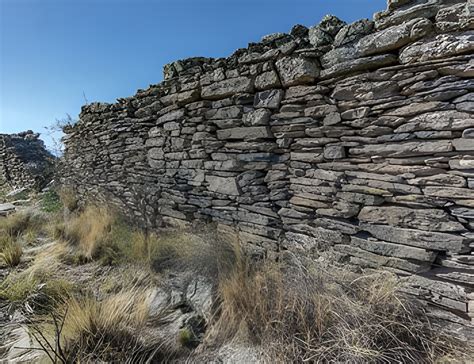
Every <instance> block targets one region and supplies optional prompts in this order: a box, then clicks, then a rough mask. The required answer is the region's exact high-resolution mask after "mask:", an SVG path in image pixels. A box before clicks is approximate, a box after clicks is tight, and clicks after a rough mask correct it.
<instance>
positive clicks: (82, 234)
mask: <svg viewBox="0 0 474 364" xmlns="http://www.w3.org/2000/svg"><path fill="white" fill-rule="evenodd" d="M114 220H115V216H114V215H113V214H112V213H111V212H110V211H109V210H108V209H106V208H101V207H97V206H88V207H86V208H85V209H84V210H83V211H81V212H80V213H79V214H77V215H74V216H72V217H71V218H69V219H68V220H67V221H64V222H60V223H59V224H58V225H56V228H55V233H54V235H55V236H56V237H59V238H62V239H64V240H66V241H67V242H69V243H70V244H71V245H73V246H75V247H77V249H78V250H79V252H80V253H81V254H82V255H83V256H84V257H85V259H88V260H92V259H93V258H94V257H95V256H96V255H97V253H98V252H99V251H100V249H101V248H102V247H103V246H104V245H105V244H106V243H107V242H108V241H107V238H108V234H109V233H110V231H111V227H112V225H113V223H114Z"/></svg>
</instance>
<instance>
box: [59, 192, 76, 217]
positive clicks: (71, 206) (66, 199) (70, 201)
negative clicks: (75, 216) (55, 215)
mask: <svg viewBox="0 0 474 364" xmlns="http://www.w3.org/2000/svg"><path fill="white" fill-rule="evenodd" d="M56 193H57V194H58V195H59V200H60V201H61V204H62V205H63V206H64V207H65V208H66V209H67V210H68V211H71V212H73V211H76V210H77V209H78V207H79V199H78V198H77V194H76V193H75V192H74V191H73V190H72V189H71V188H68V187H61V188H59V189H58V190H57V192H56Z"/></svg>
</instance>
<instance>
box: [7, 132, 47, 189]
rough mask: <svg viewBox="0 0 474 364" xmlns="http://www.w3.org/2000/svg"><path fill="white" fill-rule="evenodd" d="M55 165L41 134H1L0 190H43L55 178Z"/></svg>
mask: <svg viewBox="0 0 474 364" xmlns="http://www.w3.org/2000/svg"><path fill="white" fill-rule="evenodd" d="M54 162H55V157H54V156H53V155H52V154H51V153H50V152H48V151H47V150H46V148H45V145H44V143H43V141H42V140H41V139H39V134H38V133H33V132H32V131H31V130H28V131H25V132H21V133H18V134H0V190H13V189H19V188H26V189H41V188H43V187H44V186H45V185H47V184H48V183H49V182H50V181H51V179H52V177H53V173H54V168H53V166H54Z"/></svg>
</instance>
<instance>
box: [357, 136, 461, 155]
mask: <svg viewBox="0 0 474 364" xmlns="http://www.w3.org/2000/svg"><path fill="white" fill-rule="evenodd" d="M452 150H453V145H452V142H451V141H450V140H439V141H426V142H425V141H424V142H420V141H418V142H405V143H397V144H380V145H365V146H363V147H357V148H351V149H349V153H351V154H354V155H369V156H375V155H379V156H390V157H411V156H417V155H425V154H426V155H428V154H433V153H442V152H450V151H452Z"/></svg>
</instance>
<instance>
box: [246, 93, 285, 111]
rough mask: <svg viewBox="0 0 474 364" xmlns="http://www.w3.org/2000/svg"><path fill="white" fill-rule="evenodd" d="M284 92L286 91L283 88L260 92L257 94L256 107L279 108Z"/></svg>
mask: <svg viewBox="0 0 474 364" xmlns="http://www.w3.org/2000/svg"><path fill="white" fill-rule="evenodd" d="M284 94H285V91H283V90H267V91H262V92H258V93H257V94H255V99H254V103H253V105H254V107H256V108H262V107H264V108H267V109H278V108H279V107H280V103H281V100H282V99H283V95H284Z"/></svg>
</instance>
